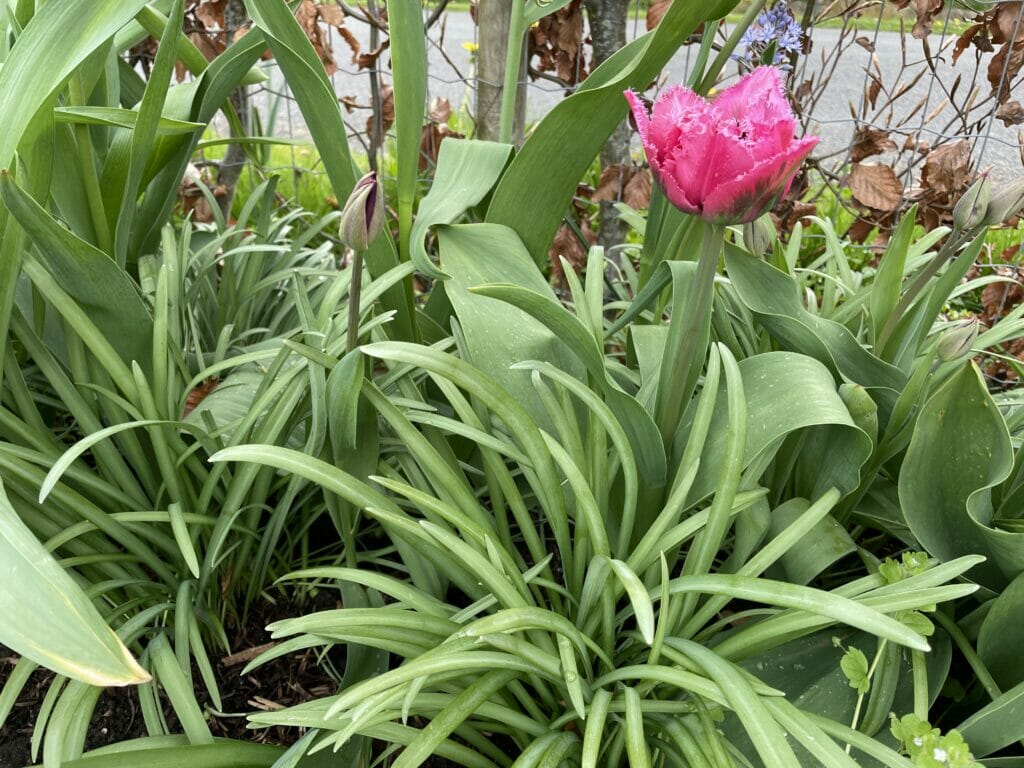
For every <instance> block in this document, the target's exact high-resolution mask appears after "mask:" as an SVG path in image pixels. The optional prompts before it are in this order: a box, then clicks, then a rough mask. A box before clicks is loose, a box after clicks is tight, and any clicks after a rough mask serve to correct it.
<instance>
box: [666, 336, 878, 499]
mask: <svg viewBox="0 0 1024 768" xmlns="http://www.w3.org/2000/svg"><path fill="white" fill-rule="evenodd" d="M647 354H650V352H648V353H647ZM739 368H740V373H741V374H742V376H743V391H744V393H745V396H746V399H747V421H748V425H747V444H746V450H745V451H744V459H743V464H744V466H745V467H746V466H749V465H750V464H751V463H753V461H754V460H755V459H757V458H759V457H761V458H764V457H763V456H761V455H762V453H763V452H764V451H765V450H766V449H768V450H777V449H778V445H779V442H780V440H781V439H782V438H784V437H786V436H787V435H789V434H792V433H793V432H796V431H797V430H801V429H808V428H809V429H808V431H809V435H810V437H809V439H810V440H811V442H812V443H814V444H815V445H816V448H815V451H822V450H823V451H825V452H826V453H827V454H828V455H829V456H830V457H831V456H834V457H835V460H834V461H833V460H831V458H830V461H829V462H827V463H823V462H821V456H822V453H820V452H815V453H811V452H810V451H807V452H806V456H805V457H803V461H805V462H807V463H808V464H809V465H811V466H813V468H814V469H816V472H798V473H797V480H798V483H797V492H796V495H798V496H804V497H807V498H817V497H819V496H821V494H822V493H823V492H824V490H827V489H828V488H830V487H832V486H835V487H836V488H838V489H839V490H840V491H842V492H843V493H844V494H845V493H849V492H851V491H852V490H853V489H855V488H856V487H857V485H858V483H859V482H860V467H861V466H862V465H863V464H864V462H865V461H867V459H868V457H869V456H870V454H871V447H872V445H871V438H870V437H868V435H866V434H865V433H864V432H863V431H862V430H860V429H859V428H858V427H857V426H856V424H855V423H854V421H853V419H852V418H851V416H850V412H849V410H847V408H846V405H845V404H844V403H843V401H842V398H840V396H839V394H838V392H837V391H836V386H835V382H834V380H833V379H832V375H831V374H830V373H829V371H828V369H827V368H825V366H824V365H822V364H821V363H819V362H818V361H817V360H814V359H813V358H811V357H807V356H806V355H799V354H795V353H793V352H768V353H765V354H761V355H755V356H754V357H748V358H746V359H745V360H741V361H740V362H739ZM719 402H720V403H721V402H724V399H723V398H722V397H720V398H719ZM727 417H728V414H727V413H725V410H724V408H722V407H721V406H719V407H716V409H715V413H714V416H713V417H712V422H711V428H710V430H709V432H708V439H707V442H706V443H705V446H704V451H703V452H702V454H701V464H700V471H699V472H698V475H697V480H696V481H695V482H694V487H693V490H692V491H691V496H690V498H691V499H699V498H703V497H704V496H706V495H708V494H709V493H711V492H712V491H714V489H715V487H716V484H717V482H718V471H719V467H720V466H721V462H722V461H723V457H724V455H725V453H724V452H725V424H726V420H727ZM692 418H693V416H692V413H688V414H687V415H686V416H685V417H684V420H683V423H682V425H681V428H680V430H679V432H678V433H677V435H676V439H677V442H678V441H680V440H682V439H685V437H686V435H687V434H688V433H689V425H690V420H691V419H692ZM816 433H817V434H816Z"/></svg>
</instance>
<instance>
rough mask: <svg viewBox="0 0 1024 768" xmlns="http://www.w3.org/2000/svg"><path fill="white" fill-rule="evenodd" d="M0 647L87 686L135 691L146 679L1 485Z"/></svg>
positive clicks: (135, 662) (1, 483) (144, 671)
mask: <svg viewBox="0 0 1024 768" xmlns="http://www.w3.org/2000/svg"><path fill="white" fill-rule="evenodd" d="M0 563H3V567H4V588H3V589H2V590H0V615H2V616H3V617H4V618H3V621H2V622H0V642H2V643H3V644H4V645H6V646H7V647H8V648H11V649H12V650H13V651H15V652H16V653H19V654H21V655H22V656H25V657H26V658H29V659H32V661H35V662H37V663H39V664H42V665H43V666H44V667H47V668H48V669H52V670H53V671H54V672H57V673H58V674H61V675H65V676H67V677H70V678H72V679H74V680H79V681H81V682H84V683H89V684H90V685H99V686H112V685H136V684H138V683H144V682H146V681H147V680H149V674H148V673H147V672H146V670H144V669H143V668H142V667H140V666H139V664H138V662H137V661H135V659H134V658H133V657H132V655H131V653H130V652H129V651H128V649H127V648H125V646H124V644H123V643H122V642H121V641H120V640H119V639H118V637H117V635H115V634H114V632H113V630H112V629H110V627H108V626H107V623H106V622H105V621H104V620H103V617H102V616H100V614H99V611H97V610H96V608H95V606H93V604H92V602H91V601H90V600H89V598H88V597H86V595H85V593H84V592H83V591H82V590H81V588H80V587H79V586H78V584H77V583H76V582H75V580H74V579H72V578H71V576H69V575H68V574H67V573H66V572H65V571H64V569H63V568H61V567H60V565H59V564H58V563H57V561H56V560H55V559H54V557H53V555H51V554H50V553H49V552H47V551H46V549H45V548H44V547H43V545H42V544H40V543H39V541H38V540H37V539H36V537H35V536H33V535H32V532H31V531H30V530H29V529H28V528H27V527H26V526H25V524H24V523H22V522H21V519H20V518H19V517H18V514H17V513H16V512H15V511H14V507H13V506H12V505H11V502H10V501H9V500H8V498H7V494H6V492H5V491H4V487H3V482H2V481H0Z"/></svg>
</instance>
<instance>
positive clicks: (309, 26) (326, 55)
mask: <svg viewBox="0 0 1024 768" xmlns="http://www.w3.org/2000/svg"><path fill="white" fill-rule="evenodd" d="M295 20H296V21H297V22H299V26H300V27H302V31H303V32H304V33H305V34H306V37H307V38H308V39H309V42H310V43H311V44H312V45H313V50H315V51H316V55H317V56H319V57H320V61H321V62H322V63H323V65H324V69H325V70H326V71H327V74H329V75H330V74H333V73H334V70H335V69H336V67H335V64H334V55H333V53H332V51H331V44H330V41H329V40H328V39H327V35H326V34H325V33H324V29H323V27H321V26H320V23H319V21H320V6H318V5H317V3H315V2H314V0H302V1H301V2H300V3H299V7H298V10H296V12H295Z"/></svg>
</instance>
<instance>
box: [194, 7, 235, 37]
mask: <svg viewBox="0 0 1024 768" xmlns="http://www.w3.org/2000/svg"><path fill="white" fill-rule="evenodd" d="M227 5H228V0H202V2H200V3H199V4H198V5H196V6H195V9H194V11H195V18H196V21H198V22H199V23H200V24H202V25H203V26H204V27H206V28H207V29H211V30H212V29H216V30H224V29H226V28H227V23H226V22H225V21H224V11H225V10H226V9H227Z"/></svg>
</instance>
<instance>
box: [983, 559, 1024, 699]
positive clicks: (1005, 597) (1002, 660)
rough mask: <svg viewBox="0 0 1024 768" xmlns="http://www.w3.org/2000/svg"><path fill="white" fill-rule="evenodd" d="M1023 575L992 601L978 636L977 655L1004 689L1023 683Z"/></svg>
mask: <svg viewBox="0 0 1024 768" xmlns="http://www.w3.org/2000/svg"><path fill="white" fill-rule="evenodd" d="M1022 615H1024V573H1022V574H1020V575H1019V576H1017V578H1015V579H1014V580H1013V581H1012V582H1010V586H1008V587H1007V588H1006V589H1004V590H1003V591H1002V593H1001V594H1000V595H999V596H998V597H997V598H996V599H995V600H994V601H993V602H992V606H991V608H990V609H989V611H988V613H987V614H986V615H985V620H984V621H983V622H982V623H981V631H980V632H979V633H978V655H979V656H980V657H981V660H982V661H983V662H985V666H986V667H987V668H988V671H989V672H990V673H991V674H992V678H993V679H994V680H995V681H996V682H997V683H998V684H999V685H1000V687H1002V688H1004V689H1009V688H1013V687H1014V686H1015V685H1017V684H1018V683H1021V682H1024V657H1022V656H1021V653H1020V649H1021V646H1024V623H1022V622H1021V620H1020V618H1021V616H1022Z"/></svg>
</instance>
